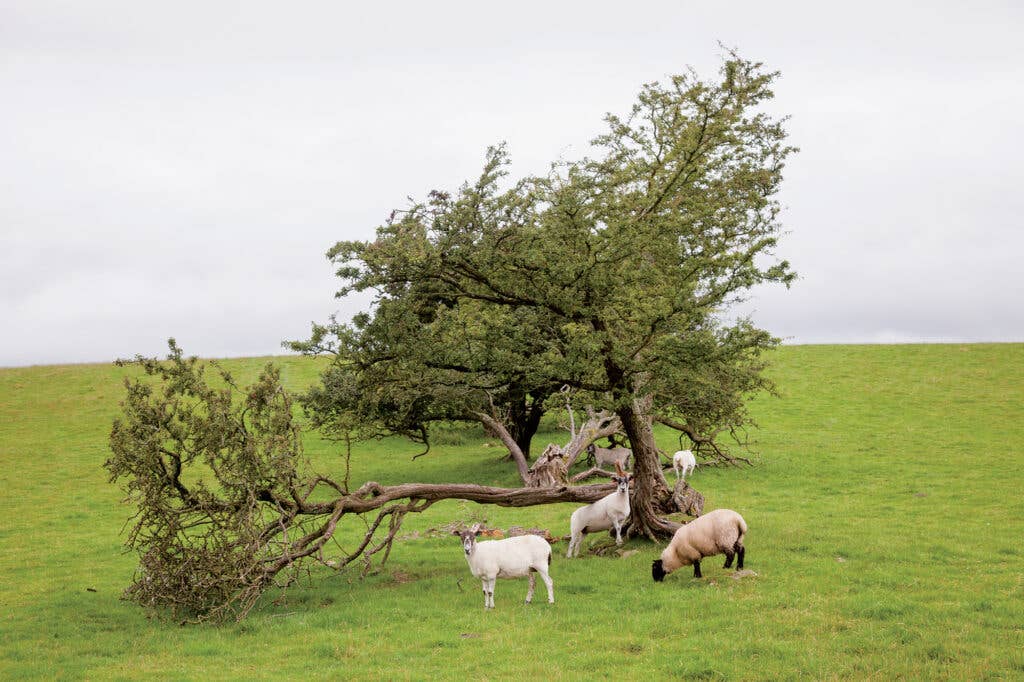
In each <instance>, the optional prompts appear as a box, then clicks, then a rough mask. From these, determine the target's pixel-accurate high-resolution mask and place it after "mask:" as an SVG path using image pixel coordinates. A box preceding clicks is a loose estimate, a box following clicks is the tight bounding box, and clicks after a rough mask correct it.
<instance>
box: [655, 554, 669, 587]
mask: <svg viewBox="0 0 1024 682" xmlns="http://www.w3.org/2000/svg"><path fill="white" fill-rule="evenodd" d="M666 575H668V573H666V572H665V568H664V567H663V566H662V565H661V559H655V560H654V563H653V564H651V576H652V577H653V578H654V582H656V583H660V582H661V581H662V580H664V579H665V576H666Z"/></svg>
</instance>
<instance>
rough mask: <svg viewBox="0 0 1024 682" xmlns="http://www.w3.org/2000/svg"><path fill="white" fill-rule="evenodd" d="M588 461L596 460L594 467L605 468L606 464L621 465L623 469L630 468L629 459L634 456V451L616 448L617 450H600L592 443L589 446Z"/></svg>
mask: <svg viewBox="0 0 1024 682" xmlns="http://www.w3.org/2000/svg"><path fill="white" fill-rule="evenodd" d="M587 455H588V457H587V459H590V458H591V457H593V458H594V466H599V467H601V466H604V465H605V464H615V463H618V464H621V465H622V468H623V469H628V468H629V458H630V457H631V456H632V455H633V451H632V450H630V449H629V448H623V447H615V448H599V447H598V446H596V445H594V444H593V443H591V444H590V445H588V446H587Z"/></svg>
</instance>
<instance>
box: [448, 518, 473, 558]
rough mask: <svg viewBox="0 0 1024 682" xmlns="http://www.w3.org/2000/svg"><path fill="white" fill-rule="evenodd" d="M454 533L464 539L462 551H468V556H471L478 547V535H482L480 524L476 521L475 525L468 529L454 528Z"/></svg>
mask: <svg viewBox="0 0 1024 682" xmlns="http://www.w3.org/2000/svg"><path fill="white" fill-rule="evenodd" d="M452 535H458V536H459V538H460V539H461V540H462V551H464V552H465V553H466V556H469V555H470V554H472V553H473V549H474V548H475V547H476V537H477V536H478V535H480V524H479V523H474V524H473V527H472V528H470V529H468V530H453V531H452Z"/></svg>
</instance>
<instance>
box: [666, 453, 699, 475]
mask: <svg viewBox="0 0 1024 682" xmlns="http://www.w3.org/2000/svg"><path fill="white" fill-rule="evenodd" d="M672 468H673V469H675V472H676V478H682V479H683V480H684V481H685V480H686V475H687V474H692V473H693V470H694V469H696V468H697V458H696V457H694V456H693V452H691V451H690V450H680V451H679V452H677V453H676V454H674V455H672Z"/></svg>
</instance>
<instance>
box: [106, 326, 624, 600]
mask: <svg viewBox="0 0 1024 682" xmlns="http://www.w3.org/2000/svg"><path fill="white" fill-rule="evenodd" d="M118 364H120V365H122V366H123V365H127V364H134V365H137V366H138V367H139V368H141V376H138V377H136V378H134V379H126V380H125V386H126V389H127V391H126V396H125V399H124V401H123V402H122V403H121V407H122V411H123V414H122V416H121V417H120V418H119V419H117V420H115V422H114V424H113V428H112V430H111V435H110V449H111V456H110V458H108V459H107V461H106V462H105V467H106V469H107V471H108V473H109V474H110V479H111V481H112V482H123V485H124V487H125V491H126V493H127V501H128V502H129V503H131V504H133V505H134V506H135V508H136V511H135V515H134V516H133V523H132V524H131V525H130V528H129V532H128V539H127V543H126V544H127V546H128V548H129V549H131V550H134V551H135V552H137V553H138V555H139V567H138V569H137V571H136V574H135V577H134V580H133V582H132V584H131V585H130V586H129V587H128V589H127V591H126V597H127V598H129V599H132V600H133V601H136V602H138V603H140V604H142V605H143V606H146V607H159V608H161V609H166V610H168V611H169V612H170V613H171V614H173V615H175V616H177V617H184V619H185V620H189V619H192V620H207V619H210V620H222V619H225V618H229V617H235V618H238V619H241V618H242V617H244V616H245V615H246V613H248V611H249V610H250V609H251V608H252V606H253V605H254V604H255V603H256V601H257V600H258V599H259V597H260V595H262V594H263V593H264V591H266V590H267V589H268V588H271V587H273V586H278V587H282V588H283V587H287V586H288V585H290V584H291V583H292V582H294V581H295V580H296V579H297V578H298V577H299V576H300V575H301V574H302V572H303V568H304V567H306V566H307V565H308V564H309V563H310V562H319V563H322V564H324V565H326V566H329V567H331V568H335V569H341V568H343V567H345V566H347V565H349V564H352V563H353V562H357V563H359V564H362V565H363V566H364V571H365V570H369V568H370V567H371V565H372V561H373V559H374V557H377V556H379V557H380V558H381V561H382V562H383V561H386V560H387V557H388V554H389V553H390V551H391V547H392V544H393V542H394V539H395V535H396V533H397V532H398V530H399V528H400V527H401V524H402V520H403V518H404V517H405V516H406V515H407V514H409V513H416V512H421V511H423V510H425V509H427V508H428V507H430V506H431V505H432V504H434V502H437V501H438V500H444V499H450V498H458V499H463V500H470V501H473V502H479V503H481V504H497V505H502V506H506V507H518V506H529V505H535V504H549V503H553V502H582V503H585V502H592V501H594V500H596V499H599V498H600V497H602V496H604V495H606V494H608V493H609V492H611V488H612V486H610V485H607V484H605V485H592V486H574V487H564V486H563V487H561V488H518V489H508V488H496V487H492V486H482V485H472V484H459V483H448V484H445V483H442V484H423V483H407V484H401V485H395V486H383V485H380V484H379V483H376V482H373V481H369V482H366V483H364V484H363V485H361V486H359V488H357V489H355V490H351V489H349V487H348V486H347V483H345V482H341V481H337V480H335V478H333V477H331V476H328V475H324V474H318V473H315V472H313V471H312V469H311V467H310V465H309V464H308V462H306V461H305V458H304V457H303V455H302V431H301V429H300V428H299V425H298V424H297V423H296V422H295V421H294V419H293V416H292V401H291V398H290V396H289V394H288V393H287V391H285V390H284V388H283V387H282V386H281V383H280V373H279V371H278V370H277V369H276V368H275V367H274V366H273V365H267V366H266V367H265V368H264V370H263V372H262V373H261V374H260V376H259V378H258V379H257V381H256V382H255V383H253V384H252V385H250V386H246V387H243V386H240V385H239V384H238V383H237V382H236V381H235V379H234V378H233V377H232V376H231V374H230V373H228V372H226V371H224V370H223V369H221V368H220V367H219V366H217V365H216V364H215V363H211V364H210V365H207V364H204V363H202V362H200V361H199V360H197V359H196V358H194V357H189V358H186V357H185V356H184V355H183V353H182V351H181V349H180V348H179V347H178V346H177V344H176V343H174V341H173V339H172V340H171V342H170V353H169V354H168V357H167V359H166V360H163V361H161V360H157V359H154V358H144V357H137V358H136V359H135V360H134V361H131V362H125V361H119V363H118ZM210 366H212V367H213V369H214V372H213V374H214V378H213V381H210V380H209V379H208V378H207V368H208V367H210ZM346 478H347V477H346ZM352 516H356V517H360V518H362V523H359V524H356V525H357V528H358V529H359V530H357V531H355V533H354V534H353V533H349V534H348V535H346V537H347V538H353V537H354V540H352V539H350V540H346V541H344V542H345V544H348V543H350V542H351V544H348V546H347V547H343V546H342V544H341V543H340V542H339V540H338V539H337V538H338V536H339V535H341V533H340V531H341V529H342V525H343V524H344V523H345V521H346V519H348V518H350V517H352Z"/></svg>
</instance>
